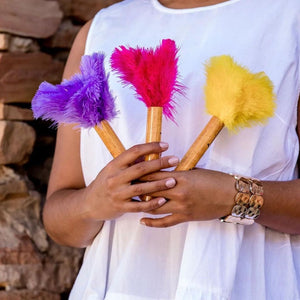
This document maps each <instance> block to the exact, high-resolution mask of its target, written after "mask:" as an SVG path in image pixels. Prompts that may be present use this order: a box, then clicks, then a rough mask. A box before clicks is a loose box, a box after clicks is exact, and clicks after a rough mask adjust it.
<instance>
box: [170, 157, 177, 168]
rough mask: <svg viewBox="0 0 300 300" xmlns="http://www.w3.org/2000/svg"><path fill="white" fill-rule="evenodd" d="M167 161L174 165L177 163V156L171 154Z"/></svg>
mask: <svg viewBox="0 0 300 300" xmlns="http://www.w3.org/2000/svg"><path fill="white" fill-rule="evenodd" d="M168 163H169V164H170V165H171V166H176V165H177V164H178V163H179V158H178V157H176V156H172V157H171V158H169V160H168Z"/></svg>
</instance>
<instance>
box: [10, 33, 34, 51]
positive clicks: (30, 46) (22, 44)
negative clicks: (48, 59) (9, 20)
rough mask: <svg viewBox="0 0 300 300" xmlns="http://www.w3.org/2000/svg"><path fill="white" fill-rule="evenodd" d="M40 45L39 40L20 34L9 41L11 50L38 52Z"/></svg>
mask: <svg viewBox="0 0 300 300" xmlns="http://www.w3.org/2000/svg"><path fill="white" fill-rule="evenodd" d="M39 49H40V47H39V45H38V43H37V41H35V40H33V39H30V38H24V37H20V36H14V37H12V38H11V39H10V43H9V49H8V50H9V51H10V52H24V53H26V52H37V51H39Z"/></svg>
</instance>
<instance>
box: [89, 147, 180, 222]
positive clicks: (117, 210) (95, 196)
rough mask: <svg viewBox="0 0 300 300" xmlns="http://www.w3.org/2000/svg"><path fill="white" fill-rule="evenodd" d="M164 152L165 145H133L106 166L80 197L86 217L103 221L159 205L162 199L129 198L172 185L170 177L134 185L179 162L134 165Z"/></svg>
mask: <svg viewBox="0 0 300 300" xmlns="http://www.w3.org/2000/svg"><path fill="white" fill-rule="evenodd" d="M167 149H168V144H166V143H156V142H155V143H147V144H140V145H135V146H133V147H132V148H130V149H128V150H126V151H125V152H123V153H122V154H121V155H119V156H118V157H117V158H115V159H113V160H112V161H111V162H110V163H108V164H107V166H106V167H105V168H103V169H102V171H101V172H100V173H99V174H98V176H97V177H96V179H95V180H94V181H93V182H92V183H91V184H90V185H89V186H88V187H87V188H86V191H85V197H84V198H85V208H86V211H87V214H88V216H89V218H91V219H92V220H95V221H96V220H97V221H100V220H101V221H105V220H110V219H115V218H117V217H119V216H121V215H122V214H124V213H127V212H147V211H151V210H153V209H157V208H159V207H160V206H162V205H163V204H164V203H165V202H166V200H165V199H164V198H153V199H151V200H150V201H147V202H145V201H132V198H133V197H136V196H141V195H147V194H150V193H154V192H158V191H163V190H166V189H170V188H173V187H174V186H175V185H176V181H175V179H174V178H172V177H170V178H166V179H162V180H158V181H152V182H138V179H139V178H140V177H142V176H145V175H147V174H150V173H153V172H156V171H160V170H162V169H165V168H169V167H173V166H176V165H177V164H178V162H179V159H178V158H177V157H175V156H165V157H161V158H159V159H156V160H152V161H141V162H138V161H139V160H140V159H141V158H142V157H144V156H145V155H147V154H151V153H161V152H164V151H166V150H167Z"/></svg>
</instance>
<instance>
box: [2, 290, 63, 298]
mask: <svg viewBox="0 0 300 300" xmlns="http://www.w3.org/2000/svg"><path fill="white" fill-rule="evenodd" d="M0 299H1V300H60V299H61V298H60V295H59V294H54V293H49V292H45V291H28V290H21V291H8V292H4V291H0Z"/></svg>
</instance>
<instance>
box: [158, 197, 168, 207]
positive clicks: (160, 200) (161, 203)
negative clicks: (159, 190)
mask: <svg viewBox="0 0 300 300" xmlns="http://www.w3.org/2000/svg"><path fill="white" fill-rule="evenodd" d="M166 202H167V200H166V199H165V198H161V199H159V200H158V204H159V205H160V206H162V205H163V204H165V203H166Z"/></svg>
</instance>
